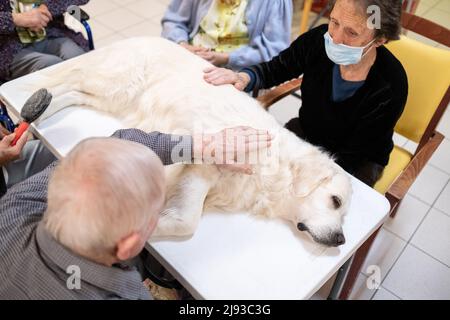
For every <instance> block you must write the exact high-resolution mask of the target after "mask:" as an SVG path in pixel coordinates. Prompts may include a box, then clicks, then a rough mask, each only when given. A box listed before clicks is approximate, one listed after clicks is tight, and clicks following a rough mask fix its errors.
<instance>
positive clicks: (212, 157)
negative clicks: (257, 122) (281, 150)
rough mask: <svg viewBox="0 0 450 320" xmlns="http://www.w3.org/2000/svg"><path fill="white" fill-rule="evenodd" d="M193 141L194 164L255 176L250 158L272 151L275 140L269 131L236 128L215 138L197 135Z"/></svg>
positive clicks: (217, 134)
mask: <svg viewBox="0 0 450 320" xmlns="http://www.w3.org/2000/svg"><path fill="white" fill-rule="evenodd" d="M193 140H194V160H196V161H201V162H204V163H209V164H215V165H217V166H218V167H219V169H226V170H230V171H234V172H239V173H245V174H252V173H253V168H252V165H253V164H254V163H250V159H249V154H250V153H252V152H260V151H262V150H264V149H266V148H268V147H270V145H271V140H272V136H271V135H270V134H269V132H268V131H267V130H257V129H254V128H250V127H234V128H229V129H224V130H222V131H220V132H217V133H215V134H196V135H194V137H193Z"/></svg>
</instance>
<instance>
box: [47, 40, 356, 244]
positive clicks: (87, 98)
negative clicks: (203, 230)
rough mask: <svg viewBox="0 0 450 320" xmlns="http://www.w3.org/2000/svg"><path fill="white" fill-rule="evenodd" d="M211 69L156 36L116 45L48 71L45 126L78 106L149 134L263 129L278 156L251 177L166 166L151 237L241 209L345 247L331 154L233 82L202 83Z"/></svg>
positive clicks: (184, 231) (187, 230)
mask: <svg viewBox="0 0 450 320" xmlns="http://www.w3.org/2000/svg"><path fill="white" fill-rule="evenodd" d="M209 66H211V65H210V64H209V63H208V62H206V61H204V60H202V59H201V58H199V57H197V56H195V55H194V54H191V53H190V52H188V51H187V50H185V49H183V48H182V47H180V46H178V45H176V44H174V43H172V42H169V41H167V40H164V39H161V38H133V39H128V40H124V41H120V42H117V43H115V44H113V45H111V46H109V47H107V48H103V49H99V50H96V51H93V52H91V53H88V54H86V55H84V56H82V57H80V58H77V59H76V60H74V61H73V62H72V63H70V62H65V63H64V68H62V67H61V68H57V69H56V70H53V71H51V72H49V73H48V74H47V75H48V76H49V80H48V82H46V83H44V86H46V87H47V88H48V89H50V91H51V92H52V93H53V95H54V100H53V102H52V104H51V105H50V107H49V109H48V110H47V111H46V112H45V113H44V115H43V117H42V119H45V118H47V117H49V116H50V115H52V114H53V113H55V112H57V111H58V110H61V109H62V108H65V107H68V106H70V105H81V106H87V107H92V108H95V109H97V110H103V111H106V112H109V113H112V114H113V115H114V116H115V117H117V118H119V119H122V120H123V122H124V123H125V125H127V126H129V127H134V128H139V129H142V130H144V131H146V132H150V131H161V132H165V133H182V134H187V133H194V132H200V131H204V132H210V133H212V132H217V131H219V130H221V129H224V128H229V127H233V126H241V125H243V126H250V127H253V128H258V129H267V130H270V132H272V133H275V139H274V141H273V145H274V146H276V148H275V147H274V152H275V153H276V154H277V155H278V157H277V158H276V160H275V157H274V155H273V154H272V156H271V157H266V160H263V161H262V163H261V165H257V166H256V167H255V173H254V174H253V175H251V176H247V175H240V174H236V173H231V172H226V171H220V170H218V169H217V167H215V166H212V165H202V166H200V165H174V166H169V167H167V175H168V190H167V202H166V209H165V210H164V212H163V213H162V215H161V218H160V221H159V223H158V226H157V229H156V231H155V233H154V236H186V235H191V234H193V233H194V231H195V229H196V227H197V224H198V222H199V219H200V217H201V214H202V212H203V210H204V209H219V210H223V211H243V210H245V211H249V212H251V213H254V214H258V215H263V216H267V217H280V218H283V219H287V220H288V221H291V222H293V223H294V225H295V227H296V228H298V229H299V230H300V231H307V232H308V233H309V234H310V235H311V236H312V237H313V239H314V240H315V241H317V242H319V243H322V244H325V245H330V246H336V245H339V244H342V242H343V235H342V219H343V215H344V214H345V212H346V210H347V208H348V205H349V202H350V198H351V184H350V179H349V177H348V175H347V174H346V173H345V172H344V171H343V170H342V169H341V168H340V167H339V166H337V165H336V164H335V163H334V161H333V160H332V159H331V158H330V157H329V155H328V154H326V153H324V152H322V151H321V150H320V149H319V148H317V147H314V146H312V145H310V144H309V143H307V142H305V141H302V140H300V139H299V138H298V137H296V136H295V135H294V134H293V133H291V132H289V131H288V130H286V129H284V128H282V127H281V126H280V125H279V124H278V123H277V122H276V120H275V119H274V118H273V117H272V116H271V115H270V114H269V113H267V112H266V111H265V110H263V108H261V106H260V105H259V104H258V102H257V101H256V100H254V99H252V98H250V97H249V96H248V95H246V94H245V93H242V92H239V91H237V90H236V89H235V88H234V87H233V86H231V85H225V86H218V87H216V86H213V85H209V84H207V83H206V82H205V81H204V79H203V70H204V69H206V68H207V67H209ZM275 149H276V150H275ZM267 168H269V169H267ZM270 168H271V169H270Z"/></svg>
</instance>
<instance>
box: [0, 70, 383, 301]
mask: <svg viewBox="0 0 450 320" xmlns="http://www.w3.org/2000/svg"><path fill="white" fill-rule="evenodd" d="M39 81H40V75H39V73H35V74H32V75H28V76H25V77H23V78H20V79H17V80H15V81H12V82H9V83H6V84H4V85H3V86H2V87H0V99H1V100H2V101H3V103H4V104H6V106H7V108H8V110H9V112H10V113H13V114H15V115H19V114H20V110H21V108H22V106H23V104H24V102H25V100H26V99H27V98H28V97H29V96H30V95H31V94H32V92H30V90H29V84H31V83H34V84H36V83H39ZM119 128H122V124H121V123H120V121H117V120H115V119H113V118H112V117H110V116H108V115H105V114H102V113H99V112H96V111H93V110H86V109H82V108H78V107H73V108H70V109H67V110H64V111H63V112H61V113H59V114H56V115H54V116H53V117H51V118H49V119H47V120H46V121H44V122H43V123H42V124H40V125H39V126H38V127H37V128H36V127H35V126H33V130H34V132H35V133H36V135H37V136H38V137H39V138H40V139H42V141H43V142H44V143H45V144H46V145H47V146H48V147H49V148H50V149H51V150H52V151H53V152H54V153H55V155H56V156H58V157H61V156H64V155H66V154H67V153H68V151H70V149H71V148H72V147H73V146H75V145H76V144H77V143H78V142H79V141H80V140H82V139H84V138H87V137H92V136H109V135H111V134H112V133H113V132H114V131H115V130H117V129H119ZM352 184H353V189H354V193H353V199H352V204H351V207H350V210H349V212H348V214H347V216H346V218H345V223H344V226H343V229H344V234H345V237H346V244H345V245H343V246H341V247H339V248H325V247H323V246H321V245H318V244H316V243H313V242H312V240H310V239H309V238H308V237H307V236H306V235H301V234H299V232H297V231H296V230H294V228H293V226H291V225H290V224H288V223H285V222H284V221H281V220H268V219H256V218H254V217H251V216H249V215H247V214H245V213H236V214H225V213H206V214H205V215H204V216H203V217H202V220H201V222H200V225H199V228H198V230H197V231H196V233H195V235H194V236H193V237H192V238H190V239H188V240H182V241H159V242H152V243H148V246H147V247H148V250H149V251H150V252H151V253H152V254H153V255H154V256H155V257H156V258H157V259H158V260H159V262H160V263H161V264H162V265H163V266H164V267H165V268H166V269H167V270H168V271H169V272H170V273H171V274H172V275H173V276H174V277H175V278H176V279H177V280H178V281H179V282H180V283H181V284H182V285H183V286H184V287H185V288H186V289H188V291H190V293H191V294H192V295H193V296H194V297H195V298H197V299H308V298H310V297H311V296H312V295H313V294H314V293H315V292H316V291H317V290H318V289H319V288H320V287H321V286H322V285H323V284H324V283H325V282H326V281H327V280H328V279H329V278H330V277H331V276H332V275H333V274H334V273H335V272H336V271H337V270H338V269H339V267H340V266H341V265H343V264H344V263H345V262H346V261H347V260H348V259H349V258H350V257H351V256H352V255H353V254H354V253H355V251H356V250H357V249H358V247H359V246H361V245H362V244H363V243H364V241H365V240H366V239H367V238H368V237H369V236H370V235H371V234H372V233H373V232H374V231H375V230H377V229H378V228H379V227H380V226H381V225H382V223H383V222H384V220H385V219H386V218H387V215H388V211H389V207H390V206H389V203H388V201H387V200H386V199H385V198H384V197H383V196H382V195H380V194H378V193H377V192H376V191H374V190H373V189H371V188H369V187H367V186H366V185H365V184H363V183H362V182H360V181H358V180H356V179H353V180H352Z"/></svg>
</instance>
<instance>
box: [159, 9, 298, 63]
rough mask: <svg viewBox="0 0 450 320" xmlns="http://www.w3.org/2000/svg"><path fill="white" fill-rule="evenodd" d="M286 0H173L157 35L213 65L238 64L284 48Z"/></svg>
mask: <svg viewBox="0 0 450 320" xmlns="http://www.w3.org/2000/svg"><path fill="white" fill-rule="evenodd" d="M292 13H293V7H292V1H291V0H172V2H171V3H170V5H169V7H168V9H167V11H166V13H165V15H164V17H163V18H162V21H161V23H162V36H163V37H164V38H166V39H169V40H171V41H174V42H176V43H178V44H180V45H181V46H183V47H185V48H186V49H188V50H190V51H191V52H193V53H195V54H197V55H198V56H200V57H202V58H203V59H205V60H207V61H209V62H211V63H212V64H214V65H215V66H222V67H227V68H231V69H239V68H243V67H246V66H251V65H254V64H258V63H260V62H263V61H268V60H270V59H271V58H272V57H274V56H276V55H278V54H279V53H280V52H281V51H282V50H284V49H285V48H287V47H288V46H289V43H290V37H291V21H292Z"/></svg>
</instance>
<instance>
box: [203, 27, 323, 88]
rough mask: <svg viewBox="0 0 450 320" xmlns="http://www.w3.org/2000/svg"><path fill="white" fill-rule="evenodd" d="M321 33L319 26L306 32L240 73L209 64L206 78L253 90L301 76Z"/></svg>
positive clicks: (208, 80) (211, 82)
mask: <svg viewBox="0 0 450 320" xmlns="http://www.w3.org/2000/svg"><path fill="white" fill-rule="evenodd" d="M318 34H320V36H321V35H322V33H321V30H320V29H317V28H316V29H314V30H311V31H309V32H307V33H304V34H303V35H301V36H300V37H299V38H298V39H297V40H295V41H294V42H293V43H292V44H291V45H290V46H289V48H287V49H286V50H283V51H282V52H281V53H280V54H279V55H278V56H276V57H275V58H273V59H272V60H271V61H269V62H264V63H261V64H258V65H254V66H252V67H249V68H244V69H242V70H241V72H239V73H237V72H233V71H231V70H229V69H225V68H208V69H206V70H205V71H204V72H205V76H204V79H205V81H206V82H208V83H210V84H213V85H216V86H218V85H223V84H232V85H234V86H235V87H236V88H237V89H238V90H244V89H245V91H252V90H254V89H268V88H272V87H274V86H276V85H279V84H282V83H284V82H286V81H289V80H292V79H294V78H298V77H299V76H301V75H302V74H303V72H304V69H305V65H306V61H307V59H308V57H307V56H308V54H309V55H314V54H315V52H314V49H315V48H317V37H318Z"/></svg>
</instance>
